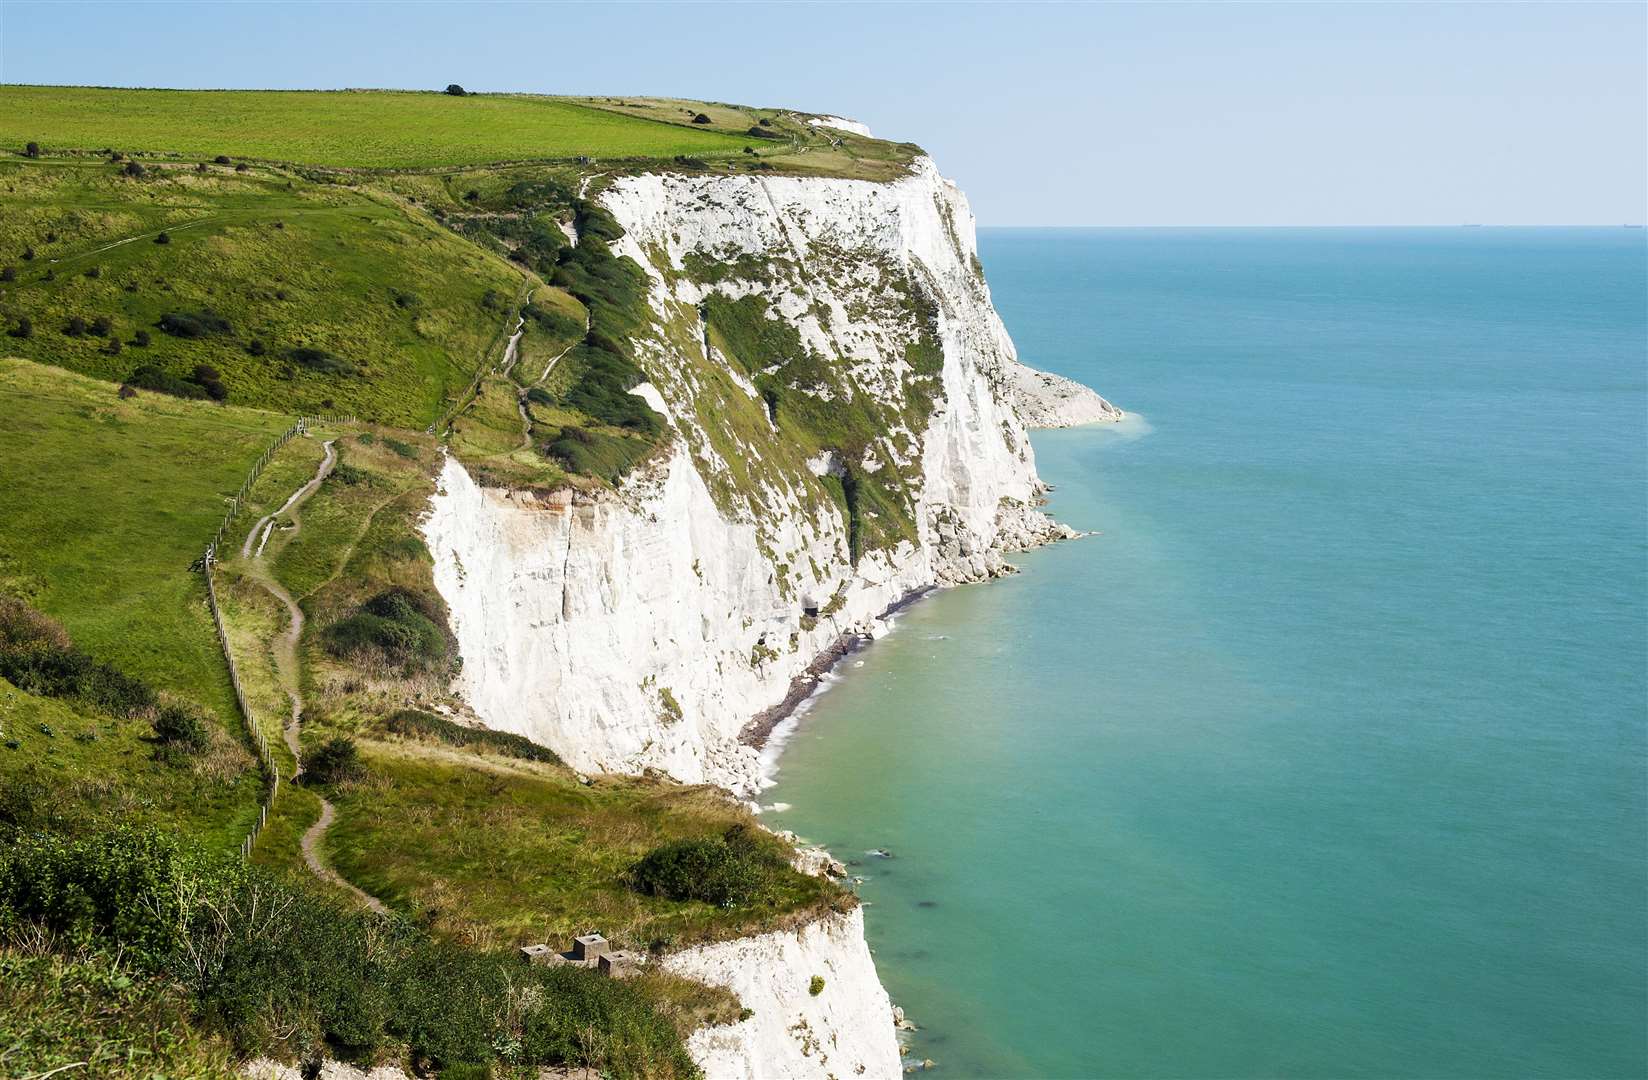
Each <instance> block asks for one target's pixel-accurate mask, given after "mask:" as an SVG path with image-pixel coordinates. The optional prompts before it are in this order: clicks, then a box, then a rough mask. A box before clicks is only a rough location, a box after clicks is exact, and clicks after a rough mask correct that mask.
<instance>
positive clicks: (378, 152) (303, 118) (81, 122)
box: [0, 86, 743, 169]
mask: <svg viewBox="0 0 1648 1080" xmlns="http://www.w3.org/2000/svg"><path fill="white" fill-rule="evenodd" d="M30 140H33V141H36V142H39V143H40V145H41V146H42V147H44V148H45V149H46V151H47V152H56V151H58V150H65V149H74V150H97V149H100V148H102V147H115V148H117V149H122V150H125V151H127V152H131V151H133V150H139V151H146V152H153V153H171V154H180V155H184V156H187V157H191V158H197V159H206V160H211V159H212V158H213V157H215V156H216V155H218V154H227V155H229V156H230V157H234V158H241V157H250V158H260V159H265V160H271V161H289V162H298V163H302V164H307V165H330V166H347V167H366V168H396V169H404V168H432V167H439V166H451V165H480V164H485V163H488V162H497V161H523V160H534V161H538V160H546V159H552V158H570V157H574V156H577V155H590V156H595V157H603V158H631V157H650V158H659V157H662V158H672V157H674V156H675V155H677V154H697V155H704V154H709V155H726V154H736V153H740V152H741V150H742V148H743V143H742V142H741V141H739V140H737V139H735V138H733V137H731V136H729V135H727V134H724V133H720V132H707V131H694V130H691V129H681V128H677V127H672V126H669V125H665V124H658V123H653V122H649V121H647V120H645V119H639V118H636V117H632V116H622V115H618V114H615V113H613V112H608V111H603V110H600V109H592V108H589V107H588V106H586V105H583V104H580V103H578V102H576V101H572V100H567V99H557V98H549V97H537V96H531V95H525V94H519V95H517V94H471V95H468V96H465V97H453V96H449V95H446V94H441V93H417V92H411V91H393V90H339V91H276V90H128V89H107V88H92V87H72V86H3V87H0V143H12V144H15V145H16V146H17V148H18V149H19V150H21V149H22V147H23V144H24V143H26V142H28V141H30Z"/></svg>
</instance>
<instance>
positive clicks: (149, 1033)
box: [0, 949, 238, 1080]
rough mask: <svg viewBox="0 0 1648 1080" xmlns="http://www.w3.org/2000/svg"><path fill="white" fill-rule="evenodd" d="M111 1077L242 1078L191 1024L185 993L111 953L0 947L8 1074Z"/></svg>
mask: <svg viewBox="0 0 1648 1080" xmlns="http://www.w3.org/2000/svg"><path fill="white" fill-rule="evenodd" d="M52 1074H60V1075H62V1076H65V1077H85V1076H96V1077H100V1078H103V1080H154V1078H156V1077H166V1076H174V1077H190V1078H195V1080H207V1078H211V1080H230V1078H232V1077H234V1076H236V1075H238V1074H237V1073H236V1071H235V1069H234V1068H233V1066H232V1064H231V1061H230V1057H229V1054H228V1053H227V1048H226V1047H224V1046H223V1045H222V1044H220V1043H219V1042H217V1041H216V1040H212V1039H207V1038H204V1037H202V1036H201V1035H200V1034H199V1033H198V1032H197V1031H196V1030H195V1029H194V1028H193V1027H191V1026H190V1025H189V1022H188V1006H187V1004H186V1003H185V1002H184V1001H183V1000H182V998H181V996H180V995H178V994H176V993H175V992H173V991H172V990H171V989H170V988H168V987H165V986H163V985H161V984H159V983H157V982H150V981H134V980H133V979H132V978H131V977H130V976H129V975H128V974H126V973H125V972H123V971H122V970H121V969H120V968H119V967H118V966H116V965H115V964H114V963H112V962H110V961H109V960H107V959H104V958H101V957H99V958H92V959H86V960H68V959H64V958H62V957H57V956H50V955H30V954H28V953H26V952H21V951H17V950H12V949H0V1075H3V1076H17V1077H45V1076H49V1075H52Z"/></svg>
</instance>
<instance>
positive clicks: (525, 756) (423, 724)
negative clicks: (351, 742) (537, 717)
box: [384, 709, 561, 765]
mask: <svg viewBox="0 0 1648 1080" xmlns="http://www.w3.org/2000/svg"><path fill="white" fill-rule="evenodd" d="M384 727H386V728H388V729H389V730H390V731H391V732H393V733H394V734H396V735H401V736H404V737H406V738H414V739H416V738H426V739H435V740H438V741H440V742H444V743H447V744H449V745H452V746H475V747H479V748H481V749H484V750H490V751H492V752H494V753H498V754H503V755H505V756H506V757H513V758H520V759H522V760H523V761H547V762H550V763H551V764H556V765H558V764H560V762H561V759H560V758H559V757H557V756H556V754H555V752H554V751H553V750H551V749H549V748H548V747H546V746H539V745H538V744H537V743H535V742H533V741H532V740H531V739H528V738H526V737H525V736H522V735H514V734H511V733H510V732H507V731H493V730H492V729H491V728H472V727H464V726H463V725H462V724H455V723H453V722H452V721H451V720H448V719H447V718H446V717H444V716H437V715H435V714H434V713H426V712H421V711H419V710H417V709H402V710H401V711H400V712H397V713H394V714H392V715H391V716H389V718H388V719H386V720H385V721H384Z"/></svg>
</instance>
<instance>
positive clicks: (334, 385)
mask: <svg viewBox="0 0 1648 1080" xmlns="http://www.w3.org/2000/svg"><path fill="white" fill-rule="evenodd" d="M0 188H3V189H4V191H5V193H6V199H7V212H6V213H5V214H4V215H0V264H4V265H8V266H12V267H14V268H15V270H16V271H17V274H18V280H17V282H16V283H15V284H12V285H7V286H0V290H3V291H0V314H3V315H4V317H5V321H6V324H7V329H8V330H11V329H13V328H15V327H16V326H17V323H18V320H19V319H22V318H27V319H29V320H30V321H31V322H32V324H33V334H32V335H31V336H30V337H28V338H26V339H18V338H15V337H14V338H13V339H12V341H11V344H10V346H9V348H10V349H11V350H13V351H15V352H17V353H18V354H20V355H25V356H28V357H30V358H31V359H36V360H41V361H45V362H48V363H54V364H60V365H62V366H64V367H67V368H70V369H72V370H75V371H81V372H84V373H86V374H89V375H96V376H98V377H100V378H105V379H114V380H119V379H122V378H125V377H127V376H128V375H129V374H130V373H131V372H132V371H133V370H134V369H135V368H137V367H138V366H139V365H142V364H151V363H152V364H159V365H161V366H162V367H164V368H166V369H167V370H169V371H171V372H172V373H173V374H177V375H187V374H189V372H191V371H192V370H193V368H194V366H195V365H196V364H202V363H204V364H210V365H212V366H214V367H216V368H217V369H218V370H219V371H220V372H222V374H223V380H224V382H225V384H226V385H227V386H228V388H229V400H231V401H233V402H236V403H241V404H249V405H256V406H261V407H274V408H280V409H282V410H288V411H293V412H312V411H340V412H352V413H355V414H357V415H361V416H365V417H370V418H372V419H377V420H384V421H388V422H392V423H398V424H403V425H407V426H418V427H421V426H423V425H424V424H427V423H428V422H429V421H430V420H432V419H434V418H435V416H436V415H438V414H439V413H440V412H441V410H442V409H443V408H444V407H445V406H446V404H447V402H448V401H449V400H450V399H453V398H455V397H456V396H457V395H458V394H459V393H461V392H462V391H463V389H464V388H466V387H467V386H468V384H469V382H470V380H471V378H472V376H473V373H474V371H475V369H476V367H477V366H478V365H479V364H480V363H481V362H482V358H483V356H487V355H488V354H489V350H493V349H495V347H496V346H497V343H498V339H499V336H500V333H501V331H502V330H503V328H504V326H505V323H506V322H507V310H506V309H507V306H508V303H507V302H508V300H509V299H510V298H511V297H513V296H514V295H515V293H516V292H517V291H518V289H519V287H520V283H521V278H520V275H519V274H518V273H517V272H516V271H514V270H512V269H511V268H510V267H509V266H508V265H507V264H506V263H505V262H504V261H503V260H502V259H500V258H498V257H496V256H495V255H492V254H490V253H488V252H485V251H482V250H481V249H479V248H477V247H475V246H474V245H472V244H469V243H467V242H465V241H464V240H463V239H461V238H460V237H457V236H454V235H453V234H452V233H451V231H450V230H447V229H445V228H442V227H441V226H440V225H439V224H437V223H436V222H434V221H433V220H432V219H430V218H428V217H425V216H423V215H421V214H417V213H415V212H414V213H408V212H407V210H406V209H405V208H403V207H402V206H397V205H395V204H394V203H393V202H392V201H390V200H389V199H387V198H385V197H384V196H381V195H375V194H373V193H371V192H365V191H353V190H349V189H344V188H340V187H337V186H334V185H325V184H315V183H312V182H309V181H306V180H304V179H302V178H301V177H293V176H290V175H288V174H284V173H279V172H274V171H269V172H256V171H253V172H247V173H236V172H234V171H233V170H231V169H227V168H221V167H216V166H214V167H213V168H212V169H211V170H210V171H208V172H206V173H199V172H196V171H195V170H194V169H192V168H188V167H182V166H174V167H167V168H155V167H151V168H150V169H149V170H148V171H147V173H146V174H145V175H144V176H142V177H140V178H133V177H128V176H124V175H122V174H121V173H120V171H119V168H118V167H117V166H115V165H112V164H106V165H96V164H91V163H87V162H53V163H43V162H21V161H13V162H7V163H0ZM161 230H165V231H166V232H167V234H168V236H169V238H170V241H171V242H170V243H167V244H158V243H155V242H154V236H155V234H156V233H158V232H160V231H161ZM133 238H135V239H133ZM128 240H129V241H130V242H126V243H122V242H121V241H128ZM111 245H114V246H111ZM30 248H32V249H34V252H35V257H34V258H33V259H32V260H25V259H24V258H23V255H24V254H25V252H26V251H27V250H28V249H30ZM92 275H95V276H92ZM488 291H491V292H492V293H493V294H495V295H496V296H498V297H501V298H502V299H501V301H497V302H496V305H497V306H495V307H492V308H487V307H483V306H482V301H483V298H484V297H485V296H486V294H487V293H488ZM203 308H209V309H211V310H212V311H215V312H217V313H218V314H220V315H222V316H223V317H224V318H226V319H227V320H228V321H229V323H230V329H229V331H227V332H225V333H216V334H209V335H207V336H204V337H201V338H197V339H193V340H189V339H183V338H178V337H175V336H172V335H170V334H167V333H164V332H162V331H161V330H160V329H159V328H158V326H157V323H158V322H159V320H160V317H161V316H162V315H165V314H167V313H170V312H194V311H198V310H200V309H203ZM76 316H78V317H79V318H81V319H83V320H85V321H86V322H87V323H88V324H90V323H91V322H92V321H93V320H94V319H95V318H97V317H98V316H106V317H108V318H110V319H112V320H113V323H114V333H113V335H112V336H113V337H115V338H117V339H119V340H120V341H121V342H123V343H124V347H123V348H122V349H121V351H120V352H119V353H118V354H116V355H111V354H110V353H109V351H108V349H109V343H108V341H107V340H105V339H104V338H101V337H97V336H93V335H86V336H82V337H74V336H70V335H69V334H68V333H67V332H66V328H67V326H68V322H69V320H70V319H71V318H72V317H76ZM140 330H141V331H146V332H147V333H148V334H149V336H150V339H151V344H149V345H148V346H146V347H144V346H137V345H134V344H132V342H133V340H134V335H135V334H136V333H137V332H138V331H140ZM254 339H255V340H257V341H258V342H260V343H261V345H262V347H263V348H264V350H265V354H264V355H262V356H254V355H252V352H251V348H252V342H253V341H254ZM298 347H311V348H318V349H324V350H326V351H327V352H329V353H332V354H335V355H336V356H338V357H340V358H342V359H343V360H345V361H347V362H348V363H349V364H350V365H352V366H353V367H354V368H356V369H357V370H356V371H355V372H354V373H353V374H344V375H339V374H328V373H324V372H321V371H316V370H313V369H311V368H310V367H306V366H305V365H304V364H303V363H301V362H298V361H297V360H295V359H294V356H293V353H292V350H293V349H295V348H298Z"/></svg>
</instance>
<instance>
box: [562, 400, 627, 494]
mask: <svg viewBox="0 0 1648 1080" xmlns="http://www.w3.org/2000/svg"><path fill="white" fill-rule="evenodd" d="M637 400H639V399H637ZM652 449H653V444H652V442H651V441H649V440H647V439H645V438H639V437H635V436H624V435H610V434H608V433H606V432H604V431H590V430H587V429H585V428H580V427H569V428H563V429H562V431H561V434H560V436H559V437H558V438H556V439H554V440H553V441H552V442H550V443H549V444H548V445H547V446H545V447H544V453H545V454H546V455H547V456H549V457H553V458H556V459H558V460H559V461H560V462H561V463H562V464H563V465H565V466H566V467H567V469H568V470H569V471H571V472H575V473H580V474H582V475H584V476H598V477H600V478H601V479H603V480H605V481H607V482H608V483H611V484H616V483H617V482H618V481H619V480H621V479H623V477H624V474H625V473H627V472H629V470H630V469H632V468H633V467H634V466H635V464H636V463H637V462H639V461H640V460H641V459H642V458H644V457H646V456H647V455H648V454H650V453H651V452H652Z"/></svg>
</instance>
